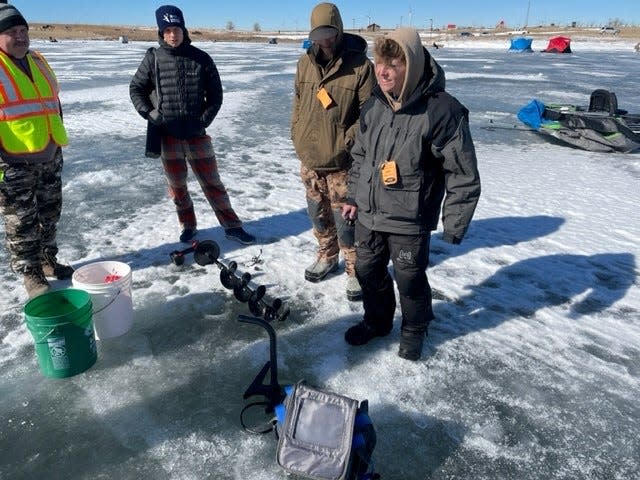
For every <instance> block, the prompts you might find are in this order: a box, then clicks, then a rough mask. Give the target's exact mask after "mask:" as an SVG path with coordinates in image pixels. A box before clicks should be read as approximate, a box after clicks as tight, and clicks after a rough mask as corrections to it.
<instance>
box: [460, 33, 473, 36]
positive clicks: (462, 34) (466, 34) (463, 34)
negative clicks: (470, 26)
mask: <svg viewBox="0 0 640 480" xmlns="http://www.w3.org/2000/svg"><path fill="white" fill-rule="evenodd" d="M460 36H461V37H470V36H471V32H460Z"/></svg>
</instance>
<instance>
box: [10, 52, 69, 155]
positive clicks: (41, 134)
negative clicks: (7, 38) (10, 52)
mask: <svg viewBox="0 0 640 480" xmlns="http://www.w3.org/2000/svg"><path fill="white" fill-rule="evenodd" d="M25 58H26V59H27V62H28V65H29V69H30V71H31V75H32V77H33V80H32V79H31V78H29V76H28V75H27V74H26V73H25V72H24V71H23V70H22V69H21V68H20V67H19V66H18V65H16V64H15V63H14V62H13V61H12V60H11V59H10V58H9V57H8V56H7V55H6V54H5V53H4V52H2V51H0V93H1V95H0V97H1V98H0V141H1V142H2V147H3V148H4V149H5V150H6V151H7V152H10V153H13V154H21V153H36V152H41V151H43V150H44V149H45V148H47V145H49V143H50V142H52V141H53V142H54V143H55V144H57V145H66V144H67V143H68V139H67V133H66V131H65V128H64V125H63V124H62V117H61V116H60V104H59V100H58V82H57V80H56V77H55V75H54V73H53V71H52V70H51V68H50V67H49V65H48V64H47V62H46V60H45V59H44V58H43V57H42V56H41V55H40V54H39V53H37V52H29V53H28V54H27V56H26V57H25Z"/></svg>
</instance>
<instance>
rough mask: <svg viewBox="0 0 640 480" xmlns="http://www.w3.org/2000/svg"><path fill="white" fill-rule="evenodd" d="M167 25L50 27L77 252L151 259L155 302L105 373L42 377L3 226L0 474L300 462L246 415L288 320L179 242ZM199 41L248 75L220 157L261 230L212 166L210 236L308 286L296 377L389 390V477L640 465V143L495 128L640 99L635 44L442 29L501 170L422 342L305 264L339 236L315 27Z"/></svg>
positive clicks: (221, 123) (638, 104) (489, 184)
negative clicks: (302, 168)
mask: <svg viewBox="0 0 640 480" xmlns="http://www.w3.org/2000/svg"><path fill="white" fill-rule="evenodd" d="M150 46H152V44H150V43H149V44H147V43H136V42H131V43H129V44H126V45H122V44H119V43H117V42H97V41H93V42H80V41H77V42H73V41H68V42H67V41H64V42H59V43H55V44H51V43H47V42H39V43H38V42H35V43H34V47H35V48H36V49H39V50H41V51H42V52H43V53H44V54H45V55H46V56H47V57H48V58H49V60H50V61H51V63H52V66H53V68H54V70H55V71H56V72H57V74H58V76H59V78H60V81H61V85H62V90H63V92H62V102H63V105H64V109H65V117H64V118H65V123H66V125H67V128H68V131H69V137H70V140H71V144H70V145H69V147H68V148H66V149H65V170H64V209H63V217H62V221H61V222H60V231H59V236H58V239H59V245H60V248H61V252H60V257H61V259H63V260H65V261H68V262H70V263H72V264H73V265H74V266H76V267H79V266H81V265H84V264H87V263H90V262H94V261H98V260H117V261H122V262H126V263H128V264H129V265H130V266H131V267H132V270H133V300H134V311H135V319H134V326H133V328H132V330H131V331H130V332H129V333H127V334H126V335H124V336H122V337H118V338H114V339H109V340H104V341H99V342H98V362H97V363H96V364H95V365H94V366H93V367H92V368H91V369H89V370H88V371H87V372H85V373H83V374H81V375H77V376H75V377H71V378H67V379H62V380H53V379H48V378H45V377H43V376H42V375H41V374H40V372H39V369H38V366H37V362H36V357H35V354H34V349H33V340H32V338H31V335H30V333H29V332H28V330H27V329H26V326H25V324H24V318H23V314H22V306H23V305H24V302H25V301H26V294H25V292H24V290H23V287H22V284H21V280H20V279H19V278H17V277H16V276H15V275H14V274H13V273H11V272H10V270H9V268H8V260H7V253H6V250H4V249H2V250H0V277H1V278H2V286H3V295H2V296H1V297H0V370H1V371H2V375H1V377H0V452H1V454H0V456H1V460H0V478H6V479H27V478H74V479H75V478H87V479H96V478H116V479H138V478H150V479H169V478H172V479H173V478H179V479H203V478H211V479H243V480H244V479H265V480H269V479H280V478H283V477H284V475H283V473H282V471H281V470H280V469H279V468H278V467H277V465H276V463H275V447H276V442H275V439H274V437H273V436H272V435H265V436H252V435H249V434H247V433H245V432H244V431H242V429H241V428H240V423H239V413H240V410H241V408H242V406H243V400H242V394H243V392H244V390H245V388H246V387H247V386H248V385H249V383H250V381H251V380H252V379H253V377H254V376H255V375H256V373H257V372H258V370H259V369H260V367H261V366H262V365H263V363H264V362H266V360H267V359H268V342H267V339H266V334H265V333H264V331H262V330H261V329H259V328H258V327H255V326H252V325H244V324H242V325H241V324H239V323H238V322H237V320H236V319H237V316H238V314H241V313H245V314H246V313H248V310H247V308H246V305H243V304H240V303H239V302H237V301H236V300H235V299H234V298H233V296H232V295H231V294H230V293H229V291H228V290H226V289H224V288H223V287H222V285H221V283H220V280H219V278H218V269H217V268H216V267H214V266H208V267H201V266H198V265H196V264H193V262H192V260H191V257H189V258H188V259H187V262H186V264H185V265H184V266H182V267H177V266H175V265H172V264H171V262H170V259H169V253H170V252H171V251H172V250H175V249H176V248H182V247H183V245H181V244H179V243H178V242H177V237H178V234H179V231H178V226H177V221H176V216H175V213H174V209H173V205H172V203H171V201H170V200H169V199H168V198H167V195H166V186H165V181H164V178H163V176H162V171H161V166H160V164H159V161H158V160H151V159H147V158H145V157H144V156H143V148H144V131H145V123H144V121H143V120H142V119H141V118H140V117H139V116H138V115H137V114H136V112H135V111H134V109H133V107H132V105H131V103H130V101H129V97H128V83H129V80H130V78H131V75H132V74H133V72H134V71H135V69H136V68H137V66H138V64H139V62H140V60H141V59H142V56H143V55H144V52H145V50H146V49H147V48H148V47H150ZM198 46H200V47H201V48H203V49H205V50H206V51H208V52H209V53H210V54H211V55H212V56H213V58H214V59H215V60H216V62H217V65H218V68H219V70H220V74H221V77H222V81H223V84H224V87H225V101H224V105H223V107H222V110H221V112H220V114H219V116H218V118H217V119H216V120H215V121H214V123H213V124H212V126H211V127H210V128H209V130H208V131H209V134H210V135H211V137H212V138H213V143H214V146H215V149H216V154H217V158H218V162H219V166H220V171H221V175H222V178H223V181H224V182H225V184H226V186H227V188H228V190H229V192H230V195H231V199H232V203H233V205H234V207H235V209H236V210H237V212H238V214H239V215H240V217H241V218H242V219H244V221H245V226H246V228H247V230H248V231H250V232H252V233H254V234H256V235H257V236H258V237H259V238H260V240H261V244H260V245H255V246H248V247H241V246H239V245H238V244H235V243H231V242H229V241H228V240H226V239H225V238H224V235H223V231H222V229H221V228H220V226H219V225H218V224H217V222H216V220H215V217H214V215H213V213H212V212H211V210H210V208H209V206H208V204H207V202H206V200H205V199H204V197H203V195H202V193H201V191H200V189H199V187H198V185H197V183H196V182H195V180H194V179H193V177H191V180H190V181H191V184H190V186H191V188H190V190H191V193H192V196H193V198H194V203H195V207H196V212H197V215H198V219H199V228H200V231H201V234H200V237H199V238H200V239H205V238H209V239H213V240H216V241H217V242H218V243H219V244H220V247H221V258H222V259H224V260H225V261H230V260H235V261H236V262H238V265H239V271H240V272H250V273H251V274H252V275H253V282H254V284H255V285H258V284H263V285H265V286H267V298H275V297H282V298H283V299H285V300H286V301H287V302H288V303H289V305H290V306H291V309H292V314H291V317H290V318H289V319H288V320H287V321H286V322H284V323H278V324H275V325H274V326H275V328H276V331H277V333H278V348H279V370H280V372H279V373H280V378H281V380H282V381H283V382H292V381H295V380H298V379H301V378H305V379H307V380H308V381H309V382H310V383H313V384H315V385H318V386H321V387H325V388H327V389H330V390H333V391H336V392H338V393H342V394H345V395H348V396H351V397H353V398H357V399H365V398H368V399H369V401H370V411H371V416H372V418H373V420H374V422H375V426H376V428H377V431H378V439H379V442H378V446H377V448H376V451H375V461H376V467H377V469H378V470H379V471H380V473H381V474H382V478H383V479H394V480H395V479H398V480H400V479H401V480H407V479H408V480H412V479H421V480H422V479H427V478H429V479H445V478H456V479H474V480H479V479H487V480H489V479H491V480H493V479H498V478H500V479H505V478H511V479H525V478H531V479H533V478H540V479H542V478H544V479H569V478H571V479H605V478H606V479H630V478H638V477H640V461H639V460H638V458H639V455H638V452H639V451H640V440H639V437H638V431H639V429H640V407H639V406H638V398H640V382H639V378H640V325H639V317H640V315H639V313H640V289H639V288H638V266H637V257H638V255H639V254H640V213H639V212H640V209H639V207H638V205H640V188H638V187H639V184H640V156H638V155H622V154H598V153H589V152H584V151H580V150H574V149H571V148H567V147H563V146H557V145H553V144H550V143H547V142H546V141H545V140H544V139H542V138H540V137H538V136H536V135H535V134H533V133H530V132H527V131H523V130H519V129H513V128H512V129H510V128H503V129H497V130H494V131H488V130H486V129H483V128H482V127H484V126H487V125H488V123H489V120H492V119H496V120H497V121H499V122H501V123H502V124H505V125H507V126H508V125H517V124H518V123H519V122H518V121H517V119H516V117H515V112H517V110H518V109H519V108H520V107H521V106H522V105H524V104H525V103H527V102H528V101H529V100H531V98H534V97H535V98H539V99H541V100H543V101H547V102H559V101H569V102H573V103H580V104H588V98H589V94H590V93H591V91H592V90H594V89H596V88H607V89H610V90H613V91H615V92H616V94H617V97H618V102H619V105H620V107H621V108H625V109H627V110H629V111H630V112H640V97H639V96H638V91H640V80H639V78H640V64H639V60H640V58H639V57H638V55H637V54H635V53H634V52H633V44H632V43H628V42H627V43H625V42H580V41H577V40H576V39H574V44H573V45H572V47H573V49H574V52H575V53H573V54H571V55H561V56H559V55H553V54H541V53H539V52H534V53H529V54H526V53H517V54H516V53H509V52H508V51H507V48H508V44H507V42H506V41H505V43H504V44H502V43H501V42H488V41H487V42H484V41H483V42H468V43H464V42H458V43H450V44H447V45H446V46H445V48H443V49H439V50H432V54H433V55H434V56H435V57H436V59H438V60H439V61H440V63H441V64H442V66H443V67H444V69H445V72H446V74H447V77H448V81H447V88H448V90H449V91H450V92H451V93H452V94H454V95H456V96H457V97H458V98H459V99H460V100H461V101H462V102H463V103H464V104H465V105H466V106H467V107H468V108H469V110H470V119H471V126H472V131H473V135H474V140H475V144H476V148H477V153H478V158H479V163H480V172H481V176H482V181H483V194H482V198H481V201H480V204H479V206H478V210H477V214H476V217H475V219H474V222H473V223H472V225H471V228H470V230H469V233H468V236H467V238H466V239H465V241H464V242H463V243H462V244H461V245H459V246H453V245H448V244H445V243H443V242H442V241H441V239H440V232H436V233H435V234H434V238H433V240H432V255H431V267H430V269H429V272H428V273H429V278H430V281H431V284H432V286H433V288H434V291H435V303H434V310H435V314H436V317H437V318H436V320H435V321H434V322H433V324H432V325H431V328H430V332H429V337H428V341H427V344H426V348H425V352H424V355H423V358H422V360H421V361H419V362H416V363H412V362H407V361H404V360H402V359H400V358H399V357H398V356H397V354H396V352H397V348H398V345H397V344H398V335H399V333H398V323H399V315H400V312H399V311H398V312H396V315H397V318H396V326H395V328H394V331H393V332H392V334H391V335H390V336H388V337H385V338H384V339H378V340H375V341H373V342H371V343H370V344H369V345H367V346H364V347H359V348H354V347H349V346H348V345H347V344H346V343H345V342H344V340H343V333H344V331H345V330H346V329H347V328H348V327H349V326H350V325H352V324H354V323H355V322H357V321H358V320H359V319H360V317H361V315H362V309H361V306H360V305H359V304H354V303H349V302H347V300H346V298H345V295H344V282H345V276H344V274H338V275H334V276H332V277H330V278H329V279H328V280H327V281H325V282H322V283H320V284H310V283H308V282H305V281H304V277H303V269H304V266H306V265H307V264H308V263H310V262H311V261H312V260H313V257H314V251H315V240H314V238H313V235H312V233H311V231H310V223H309V220H308V219H307V217H306V213H305V206H306V205H305V200H304V191H303V188H302V186H301V182H300V180H299V177H298V169H299V162H298V160H297V158H296V156H295V153H294V151H293V148H292V145H291V142H290V140H289V115H290V109H291V102H292V84H293V74H294V72H295V63H296V60H297V57H298V56H299V55H300V54H301V53H302V49H301V48H300V46H299V45H287V44H279V45H267V44H264V45H263V44H241V43H237V44H234V43H224V42H217V43H206V44H205V43H203V44H198ZM539 47H540V48H543V46H542V45H540V46H539ZM1 228H2V230H0V232H2V236H3V237H4V235H3V232H4V227H1ZM254 257H258V259H259V263H254ZM69 285H70V283H69V282H57V283H56V285H55V287H56V288H66V287H68V286H69Z"/></svg>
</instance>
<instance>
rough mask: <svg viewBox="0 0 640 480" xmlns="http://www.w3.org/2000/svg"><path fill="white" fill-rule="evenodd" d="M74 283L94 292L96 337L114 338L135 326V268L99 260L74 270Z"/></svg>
mask: <svg viewBox="0 0 640 480" xmlns="http://www.w3.org/2000/svg"><path fill="white" fill-rule="evenodd" d="M71 281H72V283H73V286H74V287H75V288H79V289H81V290H84V291H86V292H87V293H89V294H90V295H91V302H92V303H93V326H94V328H95V332H96V338H98V339H105V338H112V337H117V336H119V335H122V334H123V333H126V332H128V331H129V329H130V328H131V325H133V301H132V299H131V268H130V267H129V265H127V264H126V263H121V262H110V261H106V262H95V263H90V264H88V265H85V266H84V267H80V268H79V269H78V270H76V271H75V272H73V277H72V278H71Z"/></svg>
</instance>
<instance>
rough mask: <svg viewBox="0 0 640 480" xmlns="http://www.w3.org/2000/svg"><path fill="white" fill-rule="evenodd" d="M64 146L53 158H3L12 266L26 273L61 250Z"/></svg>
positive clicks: (0, 186) (2, 192)
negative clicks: (21, 160) (24, 161)
mask: <svg viewBox="0 0 640 480" xmlns="http://www.w3.org/2000/svg"><path fill="white" fill-rule="evenodd" d="M62 164H63V160H62V150H61V149H58V151H57V152H56V155H55V157H54V159H53V160H52V161H50V162H45V163H36V164H14V163H11V164H9V163H5V162H4V161H2V159H0V171H2V172H3V175H2V181H1V182H0V212H1V213H2V216H3V217H4V221H5V232H6V242H7V249H8V250H9V254H10V255H11V269H12V270H13V271H14V272H16V273H25V272H27V271H29V270H30V269H32V268H34V267H35V268H38V267H39V266H40V265H41V261H42V257H43V256H44V255H50V256H52V257H54V258H55V256H56V255H57V254H58V246H57V244H56V228H57V224H58V220H60V211H61V208H62V179H61V174H62Z"/></svg>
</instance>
